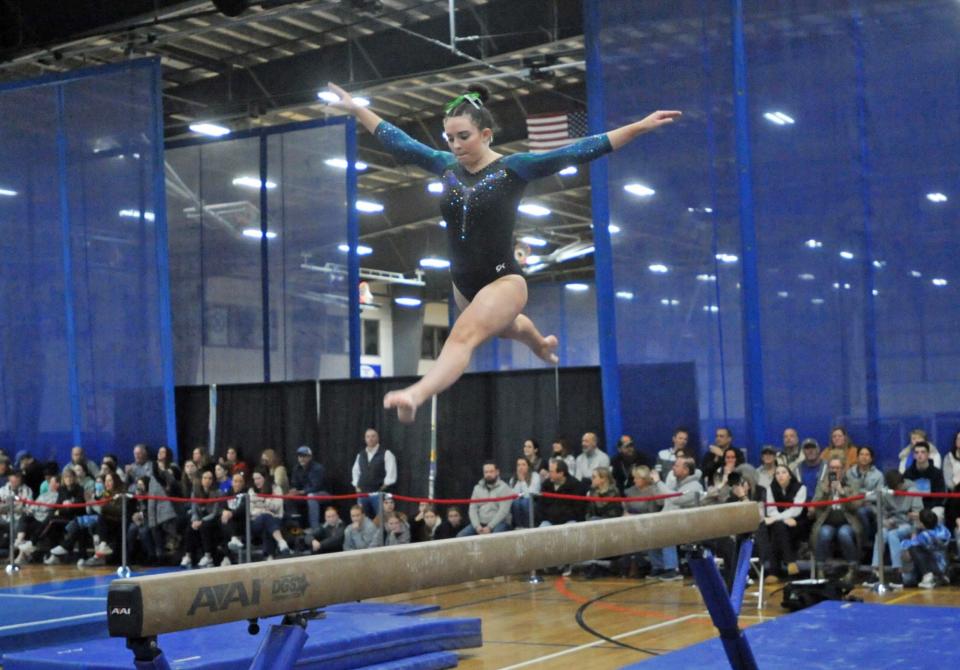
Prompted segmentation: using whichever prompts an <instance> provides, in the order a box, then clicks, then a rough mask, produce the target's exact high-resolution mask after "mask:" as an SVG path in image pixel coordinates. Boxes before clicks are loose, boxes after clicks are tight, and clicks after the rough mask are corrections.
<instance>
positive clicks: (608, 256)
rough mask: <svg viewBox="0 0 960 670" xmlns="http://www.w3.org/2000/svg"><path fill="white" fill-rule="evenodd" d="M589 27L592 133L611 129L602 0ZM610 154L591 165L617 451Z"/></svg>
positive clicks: (589, 4) (610, 432) (603, 369)
mask: <svg viewBox="0 0 960 670" xmlns="http://www.w3.org/2000/svg"><path fill="white" fill-rule="evenodd" d="M583 11H584V17H583V32H584V38H585V40H586V56H587V120H588V125H589V128H590V132H591V133H602V132H604V131H605V130H606V127H605V125H606V111H605V109H604V85H603V63H602V61H601V56H600V29H601V25H600V0H586V2H584V6H583ZM607 180H608V176H607V159H606V158H601V159H599V160H595V161H593V163H591V164H590V188H591V198H590V208H591V212H592V215H593V246H594V255H593V257H594V279H595V281H596V287H597V327H598V331H599V332H598V333H597V337H598V342H597V344H598V349H599V353H600V384H601V388H602V390H603V428H604V432H605V433H606V445H607V450H608V451H610V452H613V451H614V450H616V444H617V438H618V437H619V436H620V434H621V433H622V432H623V430H622V428H621V426H622V417H621V411H620V368H619V360H618V357H617V319H616V307H617V306H616V301H615V299H614V289H613V248H612V245H611V244H610V229H609V226H610V189H609V183H608V181H607Z"/></svg>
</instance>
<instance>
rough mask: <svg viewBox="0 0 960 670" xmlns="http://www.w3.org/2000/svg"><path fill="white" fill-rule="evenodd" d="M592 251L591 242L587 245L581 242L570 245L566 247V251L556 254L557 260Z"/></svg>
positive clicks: (570, 258) (566, 259) (587, 253)
mask: <svg viewBox="0 0 960 670" xmlns="http://www.w3.org/2000/svg"><path fill="white" fill-rule="evenodd" d="M592 253H593V245H592V244H590V245H587V246H583V245H582V243H581V244H574V245H571V246H570V248H568V249H567V250H566V251H564V252H563V253H561V254H559V255H558V256H557V262H558V263H563V262H565V261H569V260H573V259H574V258H580V257H581V256H588V255H590V254H592Z"/></svg>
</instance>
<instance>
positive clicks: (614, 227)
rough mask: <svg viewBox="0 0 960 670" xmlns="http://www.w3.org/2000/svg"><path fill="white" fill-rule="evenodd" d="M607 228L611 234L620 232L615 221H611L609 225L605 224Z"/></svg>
mask: <svg viewBox="0 0 960 670" xmlns="http://www.w3.org/2000/svg"><path fill="white" fill-rule="evenodd" d="M607 230H609V231H610V234H611V235H616V234H617V233H619V232H620V226H618V225H617V224H615V223H611V224H610V225H609V226H607Z"/></svg>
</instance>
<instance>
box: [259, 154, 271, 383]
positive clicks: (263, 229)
mask: <svg viewBox="0 0 960 670" xmlns="http://www.w3.org/2000/svg"><path fill="white" fill-rule="evenodd" d="M269 206H270V203H269V202H268V198H267V136H266V135H260V296H261V300H260V302H261V306H260V309H261V311H262V314H263V316H262V325H263V381H265V382H269V381H270V249H269V247H268V246H267V244H268V243H269V242H270V240H268V239H267V230H268V225H269V212H268V211H267V208H268V207H269Z"/></svg>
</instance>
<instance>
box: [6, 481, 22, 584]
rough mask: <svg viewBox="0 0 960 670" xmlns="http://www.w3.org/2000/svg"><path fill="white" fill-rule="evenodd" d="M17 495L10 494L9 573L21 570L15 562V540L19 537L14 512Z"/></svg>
mask: <svg viewBox="0 0 960 670" xmlns="http://www.w3.org/2000/svg"><path fill="white" fill-rule="evenodd" d="M16 504H17V496H15V495H11V496H10V510H9V513H10V554H9V556H7V558H8V559H9V562H8V563H7V574H8V575H13V574H16V573H18V572H20V566H19V565H17V564H16V563H14V561H13V555H14V553H16V548H15V542H16V539H17V522H16V519H15V518H14V512H15V510H16Z"/></svg>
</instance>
